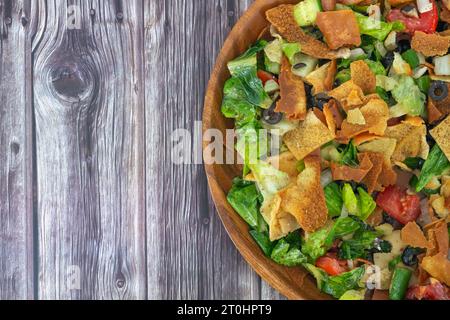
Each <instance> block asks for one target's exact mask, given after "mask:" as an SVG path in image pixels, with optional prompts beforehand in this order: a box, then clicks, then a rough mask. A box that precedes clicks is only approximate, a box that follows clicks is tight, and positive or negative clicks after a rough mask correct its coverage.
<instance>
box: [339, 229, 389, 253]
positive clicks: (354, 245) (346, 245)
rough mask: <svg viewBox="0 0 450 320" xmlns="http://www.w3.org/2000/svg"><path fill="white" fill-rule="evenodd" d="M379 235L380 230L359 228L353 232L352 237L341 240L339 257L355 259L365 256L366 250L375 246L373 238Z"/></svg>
mask: <svg viewBox="0 0 450 320" xmlns="http://www.w3.org/2000/svg"><path fill="white" fill-rule="evenodd" d="M380 235H381V233H380V232H377V231H371V230H366V229H365V228H361V229H359V230H358V231H356V232H355V234H354V235H353V237H352V239H347V240H344V241H343V242H342V245H341V247H340V249H339V257H340V258H341V259H356V258H361V257H363V258H364V257H366V255H367V252H368V251H369V250H371V249H373V248H374V247H375V239H376V238H378V237H379V236H380Z"/></svg>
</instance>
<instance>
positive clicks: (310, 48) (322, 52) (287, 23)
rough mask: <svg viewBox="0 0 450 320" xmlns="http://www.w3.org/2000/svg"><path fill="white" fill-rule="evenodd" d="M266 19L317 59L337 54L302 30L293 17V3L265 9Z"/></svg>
mask: <svg viewBox="0 0 450 320" xmlns="http://www.w3.org/2000/svg"><path fill="white" fill-rule="evenodd" d="M266 17H267V20H268V21H269V22H270V23H271V24H272V25H273V26H274V27H275V28H276V29H277V31H278V32H279V33H280V35H281V36H282V37H283V38H284V39H286V40H287V41H289V42H293V43H295V42H298V43H299V44H300V45H301V47H302V52H303V53H305V54H307V55H309V56H312V57H315V58H319V59H330V60H332V59H336V58H338V55H337V53H336V52H333V51H331V50H330V49H329V48H328V46H327V45H326V44H325V43H323V42H321V41H319V40H317V39H315V38H313V37H312V36H309V35H307V34H306V33H304V32H303V30H302V28H300V27H299V26H298V24H297V22H296V21H295V18H294V5H291V4H283V5H280V6H278V7H275V8H273V9H270V10H268V11H266Z"/></svg>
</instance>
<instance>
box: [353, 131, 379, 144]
mask: <svg viewBox="0 0 450 320" xmlns="http://www.w3.org/2000/svg"><path fill="white" fill-rule="evenodd" d="M379 138H380V136H377V135H376V134H372V133H367V132H364V133H361V134H358V135H357V136H356V137H354V138H353V144H354V145H355V146H359V145H361V144H363V143H365V142H369V141H373V140H376V139H379Z"/></svg>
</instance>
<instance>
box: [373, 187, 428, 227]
mask: <svg viewBox="0 0 450 320" xmlns="http://www.w3.org/2000/svg"><path fill="white" fill-rule="evenodd" d="M376 202H377V205H378V206H379V207H380V208H382V209H383V210H384V211H385V212H386V213H387V214H388V215H390V216H391V217H393V218H394V219H396V220H397V221H398V222H400V223H402V224H407V223H408V222H411V221H415V220H416V219H417V218H418V217H419V215H420V213H421V209H420V198H419V197H418V196H417V195H409V194H407V193H406V191H405V190H403V189H401V188H400V187H398V186H389V187H387V188H386V189H385V190H384V191H383V192H381V193H380V194H379V195H378V197H377V201H376Z"/></svg>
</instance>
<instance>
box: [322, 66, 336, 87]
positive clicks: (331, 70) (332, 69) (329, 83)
mask: <svg viewBox="0 0 450 320" xmlns="http://www.w3.org/2000/svg"><path fill="white" fill-rule="evenodd" d="M336 73H337V60H332V61H331V62H330V65H329V66H328V69H327V76H326V77H325V83H324V87H325V91H330V90H332V89H333V86H334V79H335V78H336Z"/></svg>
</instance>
